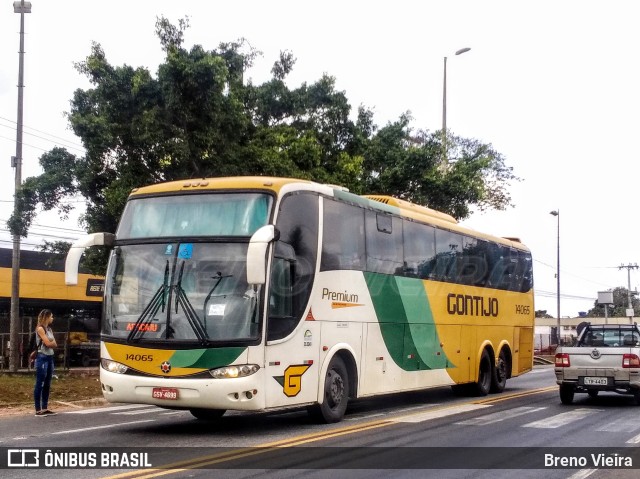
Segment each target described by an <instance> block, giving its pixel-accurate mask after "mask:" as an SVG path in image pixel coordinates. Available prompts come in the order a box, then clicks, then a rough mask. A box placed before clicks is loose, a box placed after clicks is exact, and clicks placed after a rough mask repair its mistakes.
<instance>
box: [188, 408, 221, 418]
mask: <svg viewBox="0 0 640 479" xmlns="http://www.w3.org/2000/svg"><path fill="white" fill-rule="evenodd" d="M189 412H190V413H191V415H192V416H193V417H195V418H196V419H200V420H202V421H216V420H218V419H220V418H221V417H222V416H223V415H224V413H225V412H227V411H225V410H224V409H189Z"/></svg>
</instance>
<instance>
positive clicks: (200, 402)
mask: <svg viewBox="0 0 640 479" xmlns="http://www.w3.org/2000/svg"><path fill="white" fill-rule="evenodd" d="M100 383H101V386H102V394H103V395H104V398H105V399H106V400H107V401H109V402H117V403H131V404H153V405H156V406H160V407H166V408H171V409H192V408H202V409H225V410H237V411H256V410H261V409H264V408H265V399H266V398H265V391H264V387H263V385H264V369H260V370H258V372H256V373H255V374H252V375H251V376H247V377H242V378H231V379H214V378H211V379H206V378H205V379H203V378H197V379H196V378H170V379H168V378H163V377H146V376H135V375H131V374H118V373H113V372H109V371H105V370H104V369H102V368H101V369H100Z"/></svg>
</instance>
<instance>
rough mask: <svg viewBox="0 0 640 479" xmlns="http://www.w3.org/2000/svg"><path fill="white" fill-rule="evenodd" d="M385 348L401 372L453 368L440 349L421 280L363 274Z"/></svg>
mask: <svg viewBox="0 0 640 479" xmlns="http://www.w3.org/2000/svg"><path fill="white" fill-rule="evenodd" d="M364 277H365V280H366V282H367V287H368V288H369V294H370V295H371V299H372V301H373V307H374V309H375V311H376V316H377V317H378V322H379V323H380V331H381V333H382V338H383V340H384V343H385V346H386V347H387V350H388V351H389V354H390V355H391V358H392V359H393V361H394V362H395V363H396V364H397V365H398V366H399V367H400V368H402V369H403V370H405V371H420V370H425V369H442V368H447V367H453V365H452V364H451V363H450V362H449V360H448V359H447V356H446V354H445V352H444V350H443V349H442V347H441V346H440V338H439V337H438V331H437V329H436V326H435V323H434V320H433V314H432V312H431V307H430V306H429V300H428V299H427V295H426V293H425V290H424V284H423V282H422V280H419V279H412V278H403V277H394V276H391V275H384V274H376V273H364Z"/></svg>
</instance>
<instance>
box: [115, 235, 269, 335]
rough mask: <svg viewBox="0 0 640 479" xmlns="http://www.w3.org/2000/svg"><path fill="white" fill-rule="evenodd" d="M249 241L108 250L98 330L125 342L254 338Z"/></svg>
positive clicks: (256, 331) (254, 304) (254, 305)
mask: <svg viewBox="0 0 640 479" xmlns="http://www.w3.org/2000/svg"><path fill="white" fill-rule="evenodd" d="M246 253H247V243H186V242H185V243H162V244H145V245H123V246H118V247H116V248H115V249H114V252H113V255H112V258H111V261H110V264H109V271H108V272H107V275H108V278H109V280H108V285H109V286H108V287H107V290H106V292H105V315H104V321H103V327H102V332H103V334H104V335H106V336H110V337H113V338H119V339H124V340H126V341H127V342H129V343H136V342H145V341H154V342H158V341H171V342H177V341H186V342H194V341H197V342H199V343H202V344H206V343H209V342H212V343H215V342H219V341H226V342H228V341H236V340H237V341H249V340H255V339H256V338H258V337H259V328H258V315H257V311H256V309H257V292H256V291H255V290H254V288H253V287H251V286H249V285H248V284H247V281H246Z"/></svg>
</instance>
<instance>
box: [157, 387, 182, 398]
mask: <svg viewBox="0 0 640 479" xmlns="http://www.w3.org/2000/svg"><path fill="white" fill-rule="evenodd" d="M151 396H152V397H153V398H154V399H170V400H176V399H178V389H176V388H153V391H152V392H151Z"/></svg>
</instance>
